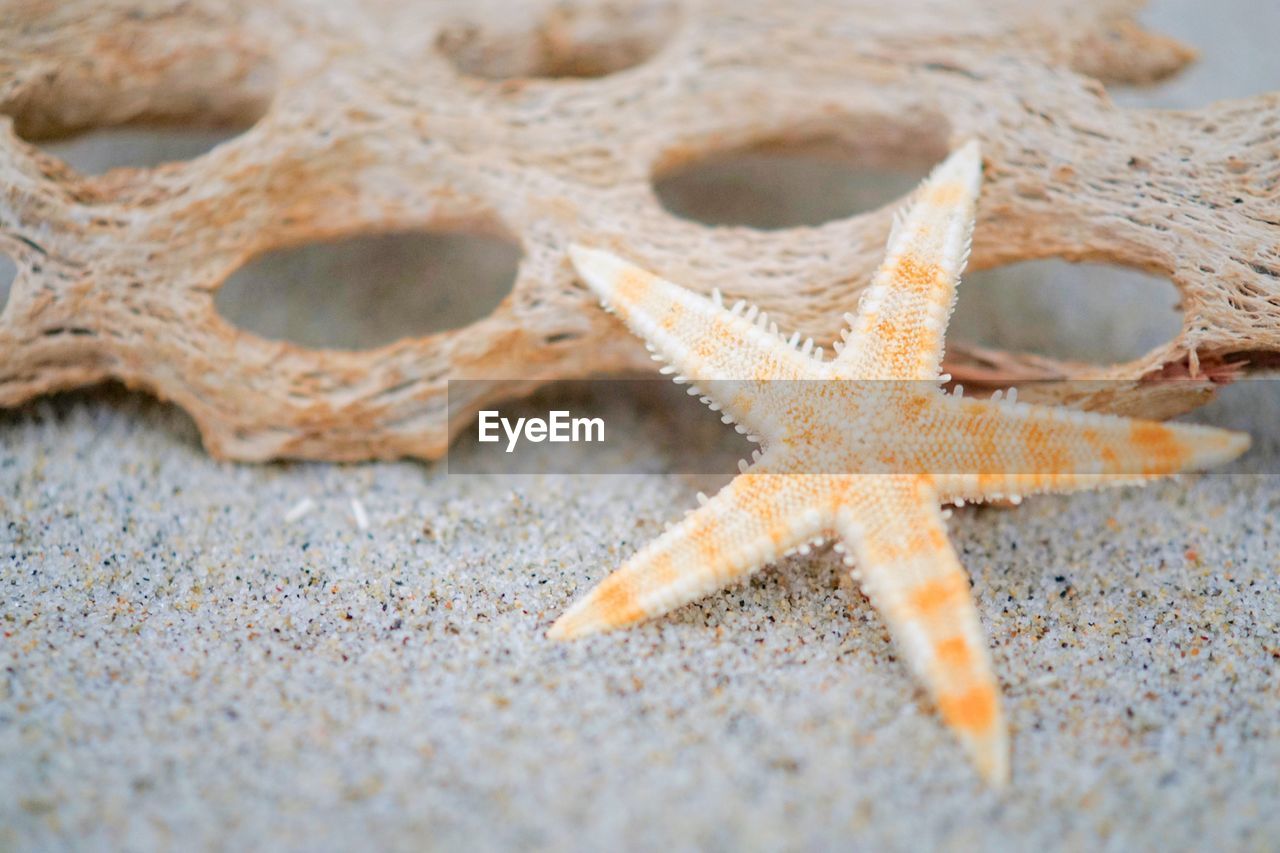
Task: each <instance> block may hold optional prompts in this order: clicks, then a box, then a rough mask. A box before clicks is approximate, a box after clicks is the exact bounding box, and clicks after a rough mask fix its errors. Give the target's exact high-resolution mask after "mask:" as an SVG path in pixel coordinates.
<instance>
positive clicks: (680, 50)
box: [0, 0, 1280, 460]
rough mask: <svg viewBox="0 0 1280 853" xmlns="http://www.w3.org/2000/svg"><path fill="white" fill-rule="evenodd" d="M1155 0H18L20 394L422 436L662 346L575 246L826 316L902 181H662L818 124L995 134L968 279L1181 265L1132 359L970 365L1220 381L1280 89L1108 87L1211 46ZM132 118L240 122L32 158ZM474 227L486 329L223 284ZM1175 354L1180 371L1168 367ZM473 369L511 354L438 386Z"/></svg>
mask: <svg viewBox="0 0 1280 853" xmlns="http://www.w3.org/2000/svg"><path fill="white" fill-rule="evenodd" d="M1137 5H1138V4H1137V3H1135V2H1131V0H1051V2H1037V3H1026V2H1023V0H947V2H932V0H929V1H927V0H902V2H897V3H893V4H891V5H890V6H885V5H884V4H882V3H879V2H870V0H862V1H861V2H834V0H832V2H812V3H806V4H795V3H774V2H769V3H762V2H751V0H707V2H693V0H687V2H682V1H681V0H642V2H631V3H617V2H607V1H606V2H595V3H574V2H569V3H565V2H547V1H546V0H538V2H522V3H518V4H517V3H505V2H479V0H468V2H465V3H444V2H441V3H416V4H415V3H400V2H386V1H385V0H384V2H381V3H356V2H354V0H351V2H336V3H335V2H330V3H325V4H318V3H313V2H307V0H255V2H225V0H219V2H209V1H208V0H206V2H176V0H169V2H163V0H153V1H152V2H143V0H114V2H102V0H63V1H62V2H56V3H55V2H36V0H31V2H25V0H18V2H13V0H10V2H9V3H7V4H6V5H5V9H4V11H5V14H4V15H0V111H3V113H4V114H5V115H7V116H8V120H6V121H5V122H4V126H3V127H0V252H4V253H6V254H8V255H9V256H10V257H11V258H12V259H13V261H14V263H15V264H16V266H17V268H18V274H17V277H16V279H15V281H14V283H13V286H12V292H11V294H10V296H9V299H8V303H7V305H6V306H5V309H4V314H3V316H0V405H15V404H18V403H21V402H22V401H24V400H27V399H30V398H31V397H33V396H35V395H39V394H43V393H47V392H50V391H55V390H58V389H66V388H72V387H76V386H81V385H85V384H88V383H94V382H99V381H102V380H104V379H117V380H121V381H123V382H125V383H126V384H128V385H130V386H133V387H139V388H144V389H148V390H149V391H151V392H152V393H154V394H156V395H158V396H161V397H163V398H167V399H170V400H173V401H175V402H177V403H178V404H179V405H181V406H182V407H183V408H184V409H186V410H187V411H188V412H190V413H191V415H192V416H193V417H194V418H195V420H196V422H197V424H198V425H199V427H200V430H201V433H202V434H203V437H204V441H205V444H206V446H207V447H208V449H209V451H210V452H212V453H213V454H215V455H217V456H221V457H229V458H235V459H254V460H260V459H269V458H275V457H301V458H321V459H363V458H371V457H396V456H406V455H407V456H421V457H427V458H432V457H436V456H439V455H440V454H441V453H442V452H443V450H444V448H445V447H446V445H447V442H448V439H449V436H450V435H451V434H452V433H453V432H456V430H457V429H459V428H461V427H462V426H463V425H464V424H465V423H467V422H468V420H469V419H470V418H471V417H472V415H473V414H474V411H475V409H476V408H477V407H478V406H479V405H481V404H482V403H484V402H487V401H489V400H493V399H497V398H499V397H502V396H509V395H512V394H516V393H520V392H522V391H524V390H527V389H530V388H533V387H536V386H537V385H538V384H540V383H543V382H546V381H549V380H552V379H557V378H567V377H577V376H585V375H589V374H593V373H597V372H604V371H623V370H631V369H635V368H640V367H644V368H645V369H649V368H650V363H649V362H648V360H647V358H646V356H645V353H644V351H643V349H642V348H641V347H640V346H639V345H638V344H637V343H636V342H635V341H634V340H633V339H632V338H631V337H630V336H629V335H627V334H626V333H625V332H624V331H623V330H622V328H621V327H620V326H619V325H618V324H617V323H616V322H615V321H614V320H613V319H612V318H609V317H608V316H606V315H605V314H604V313H603V312H601V311H600V310H599V309H598V308H597V307H596V305H595V301H594V299H593V298H592V297H591V296H590V295H589V294H588V293H587V291H586V290H585V288H584V287H583V286H582V285H581V284H580V283H579V282H578V281H577V280H576V278H575V276H574V273H573V271H572V268H571V266H570V264H569V263H568V259H567V254H566V250H567V247H568V245H569V244H570V243H571V242H573V241H579V242H585V243H589V244H591V245H593V246H597V247H602V248H609V249H612V250H614V251H616V252H617V253H619V254H622V255H624V256H626V257H627V258H628V259H630V260H632V261H634V262H636V263H639V264H642V265H643V266H645V267H647V268H649V269H652V270H653V271H655V272H657V273H658V274H660V275H662V276H664V277H666V278H669V279H671V280H673V281H678V282H680V283H682V284H685V285H686V286H689V287H691V288H693V289H696V290H700V291H703V292H707V291H710V290H711V288H712V287H716V286H718V287H719V288H720V289H721V290H722V291H724V293H725V295H726V297H728V298H731V299H738V298H745V299H748V300H751V301H753V302H755V303H757V304H759V305H760V307H761V308H763V309H764V310H767V311H768V312H769V314H770V315H771V316H773V317H775V318H776V320H777V321H778V323H779V325H780V326H783V327H785V328H789V329H798V330H801V331H803V332H804V333H805V334H806V335H813V336H815V337H816V338H817V339H819V340H830V339H831V338H832V337H833V336H834V335H835V334H836V333H837V332H838V330H839V329H838V326H839V323H840V318H841V316H842V314H843V313H844V312H845V311H849V310H852V309H853V308H854V307H855V306H856V305H857V301H858V296H859V293H860V292H861V290H862V289H863V288H864V287H865V286H866V284H867V282H868V280H869V278H870V275H871V273H872V272H873V270H874V269H875V266H876V264H877V262H878V260H879V258H880V256H881V253H882V250H883V246H884V243H885V239H886V237H887V235H888V230H889V226H890V221H891V211H892V209H893V208H894V207H896V206H897V203H894V204H891V205H888V206H886V207H885V208H883V209H881V210H877V211H873V212H870V213H866V214H864V215H859V216H852V217H849V218H846V219H841V220H837V221H834V222H830V223H827V224H825V225H822V226H820V227H813V228H791V229H782V230H775V231H760V230H753V229H750V228H745V227H709V226H706V225H702V224H698V223H695V222H689V221H685V220H682V219H680V218H678V217H676V216H673V215H672V214H671V213H669V212H667V211H666V210H665V209H664V208H663V207H662V205H661V204H660V203H659V202H658V200H657V198H656V196H655V193H654V190H653V181H654V179H655V177H659V176H661V175H663V174H666V173H669V172H670V171H671V170H673V169H675V168H677V167H680V166H682V165H686V164H689V163H693V162H697V161H699V160H701V159H703V158H707V157H712V156H715V155H716V154H718V153H724V152H726V151H732V150H735V149H740V148H742V147H745V146H752V145H758V144H763V143H770V142H780V143H784V144H785V143H789V142H796V141H805V142H812V141H814V140H827V141H830V142H834V143H836V145H837V146H838V147H839V148H840V150H842V151H844V152H845V153H847V154H849V155H851V156H853V157H855V158H857V159H858V161H859V162H861V163H864V164H870V165H873V166H875V165H896V166H901V165H904V164H909V165H915V166H921V165H925V164H928V163H929V162H932V161H935V160H937V159H940V158H941V157H942V156H943V155H944V154H945V152H946V151H947V150H948V149H951V148H954V147H956V146H957V145H958V144H959V143H960V142H961V141H963V140H965V139H969V138H974V137H976V138H978V139H980V140H981V143H982V149H983V152H984V155H985V184H984V187H983V192H982V202H981V206H980V208H979V221H978V226H977V231H976V233H975V243H974V250H973V258H972V263H973V266H974V267H975V268H983V267H992V266H998V265H1002V264H1006V263H1010V262H1013V261H1018V260H1025V259H1032V258H1044V257H1063V258H1067V259H1069V260H1079V261H1095V262H1105V263H1110V264H1117V265H1124V266H1128V267H1133V268H1138V269H1142V270H1145V271H1148V272H1152V273H1156V274H1160V275H1163V276H1167V277H1168V278H1169V279H1170V280H1172V282H1173V283H1174V284H1175V285H1176V286H1177V288H1178V289H1179V291H1180V293H1181V309H1182V312H1183V324H1182V328H1181V331H1180V333H1179V334H1178V335H1177V336H1176V338H1175V339H1173V340H1172V341H1170V342H1168V343H1167V344H1166V345H1164V346H1161V347H1160V348H1158V349H1156V350H1155V351H1153V352H1150V353H1148V354H1147V355H1145V356H1143V357H1141V358H1139V359H1137V360H1135V361H1133V362H1129V363H1125V364H1119V365H1107V366H1102V367H1098V366H1088V365H1081V364H1073V363H1061V362H1054V361H1050V360H1046V359H1043V358H1031V357H1025V356H1021V355H1018V354H1010V353H990V352H974V351H969V352H963V351H959V350H958V349H957V348H955V347H953V348H952V352H951V353H950V356H949V360H948V364H947V369H948V370H950V372H951V373H952V374H953V375H954V376H956V378H957V379H963V380H964V381H966V382H974V381H975V380H976V381H989V382H1009V381H1016V380H1021V379H1026V378H1036V377H1057V376H1067V377H1079V376H1086V375H1088V376H1105V377H1110V378H1119V379H1123V380H1126V382H1125V383H1113V384H1111V385H1109V386H1107V389H1106V390H1104V391H1097V392H1094V393H1093V394H1092V395H1088V396H1086V397H1083V398H1078V399H1076V400H1074V402H1075V403H1077V404H1079V405H1084V406H1088V407H1092V408H1110V409H1113V410H1117V411H1125V412H1127V413H1134V412H1135V411H1138V412H1142V413H1144V414H1153V415H1168V414H1171V413H1173V412H1176V411H1178V410H1183V409H1186V408H1189V407H1190V406H1193V405H1195V404H1196V403H1198V402H1200V401H1202V400H1203V399H1205V398H1206V396H1207V394H1208V387H1209V383H1208V381H1207V379H1221V378H1224V377H1230V376H1233V375H1237V374H1240V373H1242V372H1244V371H1246V370H1249V369H1257V368H1260V367H1266V366H1268V365H1273V364H1274V361H1275V356H1276V354H1277V353H1280V249H1278V247H1280V205H1277V179H1278V178H1280V100H1278V99H1277V96H1275V95H1263V96H1260V97H1255V98H1250V99H1246V100H1240V101H1234V102H1226V103H1219V104H1215V105H1212V106H1210V107H1207V108H1205V109H1202V110H1197V111H1188V112H1170V111H1152V110H1133V109H1122V108H1119V107H1117V106H1116V105H1115V104H1113V103H1112V101H1111V99H1110V98H1109V97H1108V94H1107V91H1106V90H1105V88H1104V84H1111V83H1142V82H1148V81H1151V80H1155V79H1159V78H1161V77H1164V76H1166V75H1168V74H1170V73H1172V72H1174V71H1176V70H1177V69H1178V68H1180V67H1181V66H1182V65H1184V64H1185V63H1186V62H1188V61H1190V60H1191V58H1192V56H1191V53H1190V51H1188V50H1186V49H1184V48H1183V47H1182V46H1180V45H1179V44H1177V43H1175V42H1172V41H1170V40H1167V39H1163V38H1161V37H1159V36H1156V35H1152V34H1150V33H1147V32H1145V31H1143V30H1142V29H1140V28H1139V27H1138V26H1137V25H1136V24H1135V23H1134V21H1133V14H1134V13H1135V11H1136V7H1137ZM1099 81H1101V82H1099ZM137 123H149V124H155V123H163V124H173V125H183V126H190V125H201V126H228V127H247V129H246V130H245V132H244V133H242V134H240V135H239V136H236V137H235V138H233V139H231V140H229V141H228V142H226V143H224V144H222V145H220V146H218V147H217V148H215V149H214V150H212V151H210V152H209V153H207V154H205V155H204V156H201V157H198V158H197V159H195V160H191V161H188V162H183V163H174V164H169V165H165V166H161V167H158V168H153V169H136V170H135V169H116V170H112V171H109V172H107V173H105V174H103V175H100V176H94V177H89V176H83V175H79V174H77V173H75V172H74V171H72V170H71V169H70V168H68V167H67V166H65V165H64V164H63V163H61V162H60V161H58V160H57V159H55V158H53V157H51V156H49V155H47V154H45V153H43V152H42V151H41V150H40V149H39V148H37V147H35V143H38V142H40V141H41V140H45V139H53V138H57V137H62V136H67V135H70V134H74V133H77V132H80V131H84V130H87V129H91V128H95V127H103V126H111V125H120V124H137ZM458 229H461V230H466V231H479V232H486V233H491V234H497V235H501V236H505V237H508V238H510V239H512V240H514V241H515V242H517V243H518V244H519V246H520V248H521V250H522V253H523V255H522V258H521V261H520V266H519V272H518V275H517V278H516V282H515V286H514V290H513V292H512V293H511V295H510V296H509V297H508V298H507V299H506V300H504V301H503V302H502V304H501V305H499V306H498V308H497V309H496V310H494V311H493V313H492V314H490V315H489V316H487V317H485V318H483V319H481V320H479V321H478V322H476V323H474V324H472V325H470V326H468V327H466V328H462V329H456V330H453V331H448V332H444V333H441V334H436V335H432V336H430V337H422V338H413V339H406V340H402V341H399V342H397V343H394V344H391V345H388V346H384V347H381V348H378V349H372V350H368V351H359V352H354V351H336V350H312V349H305V348H301V347H298V346H295V345H292V344H288V343H283V342H278V341H269V340H265V339H262V338H259V337H256V336H254V335H252V334H249V333H247V332H244V331H242V330H238V329H236V328H235V327H234V326H232V325H231V324H229V323H228V322H227V321H226V320H224V319H223V318H221V317H220V316H219V315H218V313H217V312H216V311H215V308H214V304H213V296H214V293H215V291H216V290H217V288H218V287H219V285H220V284H221V283H222V282H223V281H224V280H225V279H226V278H227V277H228V276H229V275H230V274H231V273H233V272H234V271H235V270H236V269H237V268H239V267H240V266H242V265H243V264H245V263H246V262H247V261H248V260H249V259H250V258H252V257H254V256H256V255H259V254H261V253H263V252H266V251H269V250H272V249H278V248H282V247H287V246H294V245H299V244H303V243H308V242H314V241H317V240H324V239H332V238H335V237H341V236H345V235H358V234H367V233H381V232H388V231H399V230H458ZM1171 376H1172V377H1192V378H1194V379H1196V380H1197V381H1187V382H1180V383H1176V384H1174V385H1172V386H1171V385H1170V384H1167V383H1166V384H1158V383H1154V382H1151V381H1150V380H1151V379H1152V378H1154V377H1171ZM455 378H456V379H464V378H465V379H484V380H491V381H488V382H486V383H479V384H469V385H468V387H469V388H472V389H479V391H478V393H475V394H473V395H472V396H471V397H470V398H468V399H453V400H452V401H450V400H449V398H448V395H447V382H448V380H450V379H455ZM499 380H518V381H517V382H514V383H512V382H504V381H499ZM455 396H456V395H455ZM1024 398H1026V396H1025V395H1024Z"/></svg>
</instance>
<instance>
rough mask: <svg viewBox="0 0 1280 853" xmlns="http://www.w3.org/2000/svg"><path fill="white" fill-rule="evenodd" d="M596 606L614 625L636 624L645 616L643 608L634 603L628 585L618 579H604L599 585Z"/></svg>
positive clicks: (633, 597) (634, 600)
mask: <svg viewBox="0 0 1280 853" xmlns="http://www.w3.org/2000/svg"><path fill="white" fill-rule="evenodd" d="M610 581H612V582H610ZM596 604H597V607H598V608H599V609H600V610H601V611H603V612H604V613H606V614H608V616H609V621H610V622H612V623H613V624H614V625H625V624H627V623H629V622H637V621H639V620H641V619H643V618H644V617H645V616H646V615H647V614H646V613H645V612H644V608H642V607H641V606H640V605H639V604H638V603H637V602H636V599H635V596H634V595H633V594H632V592H631V590H630V588H629V587H628V585H627V584H626V583H625V582H623V581H621V580H620V579H618V578H606V579H605V581H604V583H602V584H600V587H599V589H598V595H597V598H596Z"/></svg>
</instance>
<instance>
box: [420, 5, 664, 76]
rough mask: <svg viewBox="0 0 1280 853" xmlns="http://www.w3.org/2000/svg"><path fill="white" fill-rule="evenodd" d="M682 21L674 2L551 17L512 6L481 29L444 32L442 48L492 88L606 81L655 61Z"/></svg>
mask: <svg viewBox="0 0 1280 853" xmlns="http://www.w3.org/2000/svg"><path fill="white" fill-rule="evenodd" d="M529 5H531V6H533V5H536V4H529ZM678 18H679V13H678V10H677V8H676V4H675V3H674V2H671V0H642V2H638V3H613V4H590V5H586V4H581V3H573V2H568V3H557V4H556V5H555V6H554V7H552V8H550V9H536V8H533V9H531V8H523V4H511V6H510V8H509V10H508V11H507V12H504V14H502V15H495V16H493V17H492V18H491V19H490V20H486V22H485V24H484V25H483V26H481V25H479V24H476V23H473V22H467V21H462V22H457V23H453V24H450V25H448V26H446V27H445V28H444V29H443V30H442V31H441V33H440V36H439V38H438V40H437V46H438V47H439V49H440V51H441V52H442V53H443V54H444V55H445V56H446V57H448V58H449V59H450V60H451V61H452V62H453V64H454V66H456V67H457V68H458V70H459V71H461V72H463V73H464V74H470V75H472V76H474V77H484V78H488V79H490V80H504V79H508V78H519V77H603V76H605V75H607V74H613V73H616V72H618V71H622V70H624V69H626V68H631V67H633V66H636V65H639V64H641V63H642V62H644V61H645V60H647V59H648V58H649V57H650V56H652V55H653V54H654V53H656V52H657V51H658V49H659V48H660V47H661V46H662V45H663V44H664V43H665V42H666V41H667V39H668V38H670V36H671V33H672V32H673V31H674V30H675V28H676V23H677V21H678Z"/></svg>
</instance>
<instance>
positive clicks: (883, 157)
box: [653, 137, 946, 229]
mask: <svg viewBox="0 0 1280 853" xmlns="http://www.w3.org/2000/svg"><path fill="white" fill-rule="evenodd" d="M945 154H946V150H945V148H940V147H935V146H933V145H930V146H929V147H928V149H927V150H919V151H914V152H912V151H910V150H907V151H897V152H893V153H892V154H890V153H889V152H877V151H869V150H867V149H865V148H854V147H851V146H850V145H848V143H846V142H844V141H842V140H840V139H838V138H835V137H815V138H810V139H803V140H799V141H793V142H765V143H760V144H757V145H753V146H750V147H747V148H740V149H737V150H733V151H728V152H723V153H719V154H713V155H710V156H708V157H706V158H703V159H701V160H697V161H695V162H692V163H689V164H687V165H684V166H681V167H678V168H676V169H674V170H671V171H668V172H666V173H665V174H661V173H660V174H659V176H658V177H657V178H656V179H655V180H654V185H653V189H654V192H655V193H656V194H657V196H658V200H659V201H660V202H661V203H662V206H663V207H665V208H666V209H667V210H668V211H669V212H671V213H673V214H675V215H676V216H679V217H681V218H682V219H690V220H693V221H695V222H701V223H703V224H704V225H746V226H750V227H752V228H760V229H776V228H793V227H797V226H814V225H821V224H822V223H824V222H830V221H832V220H836V219H844V218H846V217H849V216H853V215H854V214H857V213H865V212H866V211H869V210H874V209H876V208H879V207H881V206H883V205H885V204H888V203H889V202H892V201H894V200H897V199H901V198H902V196H904V195H905V194H907V193H909V192H910V191H911V190H913V189H915V187H916V185H918V184H919V183H920V181H922V180H923V179H924V178H925V176H926V175H928V173H929V169H930V167H931V166H932V164H933V163H934V162H935V161H936V160H938V159H941V157H942V156H944V155H945Z"/></svg>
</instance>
